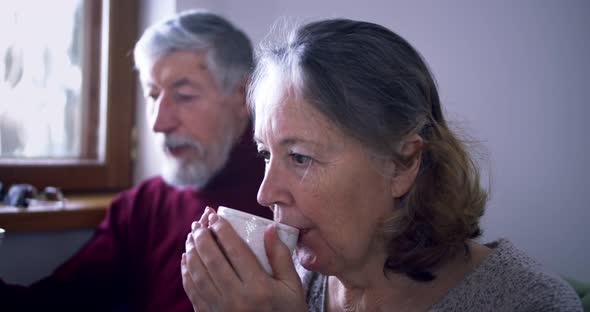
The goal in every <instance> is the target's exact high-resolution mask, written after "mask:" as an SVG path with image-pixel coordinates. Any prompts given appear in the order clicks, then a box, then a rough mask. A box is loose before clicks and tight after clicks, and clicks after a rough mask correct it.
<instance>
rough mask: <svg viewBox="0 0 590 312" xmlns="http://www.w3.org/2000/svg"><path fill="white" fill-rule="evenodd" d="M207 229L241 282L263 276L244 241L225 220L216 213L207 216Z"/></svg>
mask: <svg viewBox="0 0 590 312" xmlns="http://www.w3.org/2000/svg"><path fill="white" fill-rule="evenodd" d="M209 228H210V229H211V231H213V233H215V236H216V238H217V240H218V241H219V244H220V245H221V246H222V247H223V252H224V254H225V256H226V257H227V259H228V260H229V262H230V263H231V265H232V266H233V268H234V270H235V272H236V273H237V274H238V276H239V278H240V280H242V281H243V282H247V281H252V279H253V278H254V277H256V276H264V275H261V274H265V272H264V270H263V268H262V266H261V265H260V263H258V259H256V256H255V255H254V253H253V252H252V250H250V247H248V245H247V244H246V242H244V240H243V239H242V238H241V237H240V236H238V234H237V233H236V231H235V230H234V229H233V228H232V226H231V224H229V222H227V220H225V219H223V218H221V217H219V216H218V215H217V214H216V213H214V214H211V215H210V216H209Z"/></svg>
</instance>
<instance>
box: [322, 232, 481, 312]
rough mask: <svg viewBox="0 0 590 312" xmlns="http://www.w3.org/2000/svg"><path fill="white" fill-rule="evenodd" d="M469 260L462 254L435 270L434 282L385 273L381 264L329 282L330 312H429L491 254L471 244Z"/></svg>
mask: <svg viewBox="0 0 590 312" xmlns="http://www.w3.org/2000/svg"><path fill="white" fill-rule="evenodd" d="M468 246H469V250H470V256H469V257H466V256H465V255H464V254H463V253H460V254H458V255H456V256H454V257H453V258H451V259H448V260H447V261H445V262H444V263H441V264H440V265H439V266H438V267H437V268H435V269H434V270H433V273H434V274H435V276H436V279H435V280H434V281H431V282H419V281H415V280H412V279H411V278H409V277H408V276H407V275H406V274H399V273H393V272H387V273H386V274H387V275H386V274H385V273H384V272H383V263H385V259H382V262H379V261H378V260H377V261H375V263H372V264H369V263H368V264H367V265H365V266H364V268H365V269H363V270H359V271H356V272H345V273H344V274H342V275H338V276H330V277H329V278H328V285H327V286H328V290H327V293H326V308H327V311H381V310H382V311H391V310H395V311H426V310H428V308H429V307H431V306H432V305H434V304H435V303H436V302H438V301H439V300H440V299H442V298H443V297H444V296H445V295H446V294H447V293H448V291H449V290H450V289H451V288H453V287H454V286H456V285H457V284H458V283H459V282H461V281H462V280H463V279H464V278H465V276H466V275H467V274H468V273H469V272H471V271H473V270H474V269H475V268H476V267H477V266H478V265H479V264H480V263H481V262H482V261H483V259H484V258H485V256H487V255H488V254H489V252H491V250H490V249H489V248H487V247H485V246H482V245H479V244H477V243H474V242H468Z"/></svg>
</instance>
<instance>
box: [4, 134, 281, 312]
mask: <svg viewBox="0 0 590 312" xmlns="http://www.w3.org/2000/svg"><path fill="white" fill-rule="evenodd" d="M263 175H264V162H263V161H262V160H260V159H256V148H255V146H254V143H253V142H252V139H251V132H250V131H247V133H246V134H245V135H244V138H243V139H242V142H240V143H239V144H238V145H236V147H235V148H234V150H233V151H232V154H231V156H230V158H229V160H228V164H227V165H226V167H225V168H224V169H223V170H222V171H221V172H220V173H219V174H218V175H217V176H216V177H215V178H213V179H212V180H211V182H210V183H209V184H208V185H207V186H206V187H205V188H204V189H201V190H192V189H177V188H174V187H171V186H169V185H167V184H166V183H165V182H164V181H163V180H162V179H161V178H160V177H156V178H152V179H149V180H147V181H145V182H143V183H141V184H140V185H138V186H137V187H135V188H133V189H131V190H128V191H126V192H123V193H121V194H119V195H118V196H117V197H116V198H115V199H114V201H113V202H112V204H111V207H110V208H109V210H108V212H107V214H106V216H105V218H104V220H103V221H102V222H101V223H100V225H99V226H98V228H97V229H96V233H95V234H94V236H93V237H92V239H91V240H90V241H89V242H88V243H86V245H84V246H83V247H82V249H81V250H80V251H79V252H78V253H77V254H76V255H74V256H73V257H72V258H70V259H69V260H68V261H67V262H65V263H64V264H62V265H61V266H60V267H58V268H57V270H56V271H55V272H54V273H53V275H51V276H50V277H48V278H45V279H43V280H41V281H39V282H37V283H35V284H33V285H32V286H31V287H28V288H25V287H21V286H13V285H6V284H4V283H3V282H2V281H1V280H0V311H33V310H35V311H127V310H130V311H167V312H169V311H172V312H174V311H187V312H188V311H193V309H192V306H191V304H190V301H189V300H188V298H187V296H186V294H185V292H184V290H183V288H182V277H181V274H180V259H181V255H182V253H183V252H184V243H185V240H186V236H187V234H188V233H189V231H190V225H191V223H192V222H193V221H194V220H197V219H198V218H199V217H200V216H201V214H202V213H203V210H204V209H205V207H206V206H211V207H214V208H217V207H218V206H228V207H234V208H238V209H242V210H245V211H248V212H251V213H255V214H258V215H262V216H265V217H267V218H272V216H271V213H270V210H269V209H268V208H265V207H261V206H259V205H258V203H257V202H256V193H257V190H258V187H259V185H260V183H261V181H262V178H263Z"/></svg>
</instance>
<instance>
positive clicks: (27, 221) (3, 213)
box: [0, 193, 115, 232]
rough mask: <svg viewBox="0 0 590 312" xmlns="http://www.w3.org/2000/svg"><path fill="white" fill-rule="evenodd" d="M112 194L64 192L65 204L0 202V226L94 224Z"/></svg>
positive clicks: (56, 227) (27, 228)
mask: <svg viewBox="0 0 590 312" xmlns="http://www.w3.org/2000/svg"><path fill="white" fill-rule="evenodd" d="M114 196H115V194H113V193H109V194H85V195H72V196H67V200H66V202H65V207H59V208H55V207H29V208H17V207H9V206H1V205H0V228H3V229H5V230H6V231H13V232H29V231H44V230H66V229H75V228H88V227H90V228H94V227H96V226H97V225H98V224H99V223H100V221H101V220H102V218H103V217H104V215H105V212H106V210H107V208H108V207H109V205H110V203H111V200H112V199H113V197H114Z"/></svg>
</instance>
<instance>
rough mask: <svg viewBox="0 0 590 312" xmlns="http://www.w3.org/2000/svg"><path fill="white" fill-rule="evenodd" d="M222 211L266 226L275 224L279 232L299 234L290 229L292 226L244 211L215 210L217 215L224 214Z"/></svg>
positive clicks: (220, 207)
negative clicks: (260, 222)
mask: <svg viewBox="0 0 590 312" xmlns="http://www.w3.org/2000/svg"><path fill="white" fill-rule="evenodd" d="M224 211H225V212H231V213H235V214H236V215H238V216H240V217H243V218H248V219H255V220H258V221H262V222H264V223H265V224H267V225H268V224H272V223H275V224H276V225H277V227H278V229H279V230H284V231H287V232H291V233H295V234H299V229H298V228H296V227H292V226H290V225H287V224H284V223H280V222H277V221H274V220H271V219H267V218H264V217H260V216H257V215H254V214H251V213H247V212H245V211H241V210H238V209H234V208H229V207H226V206H219V207H218V208H217V213H218V214H219V213H224Z"/></svg>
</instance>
